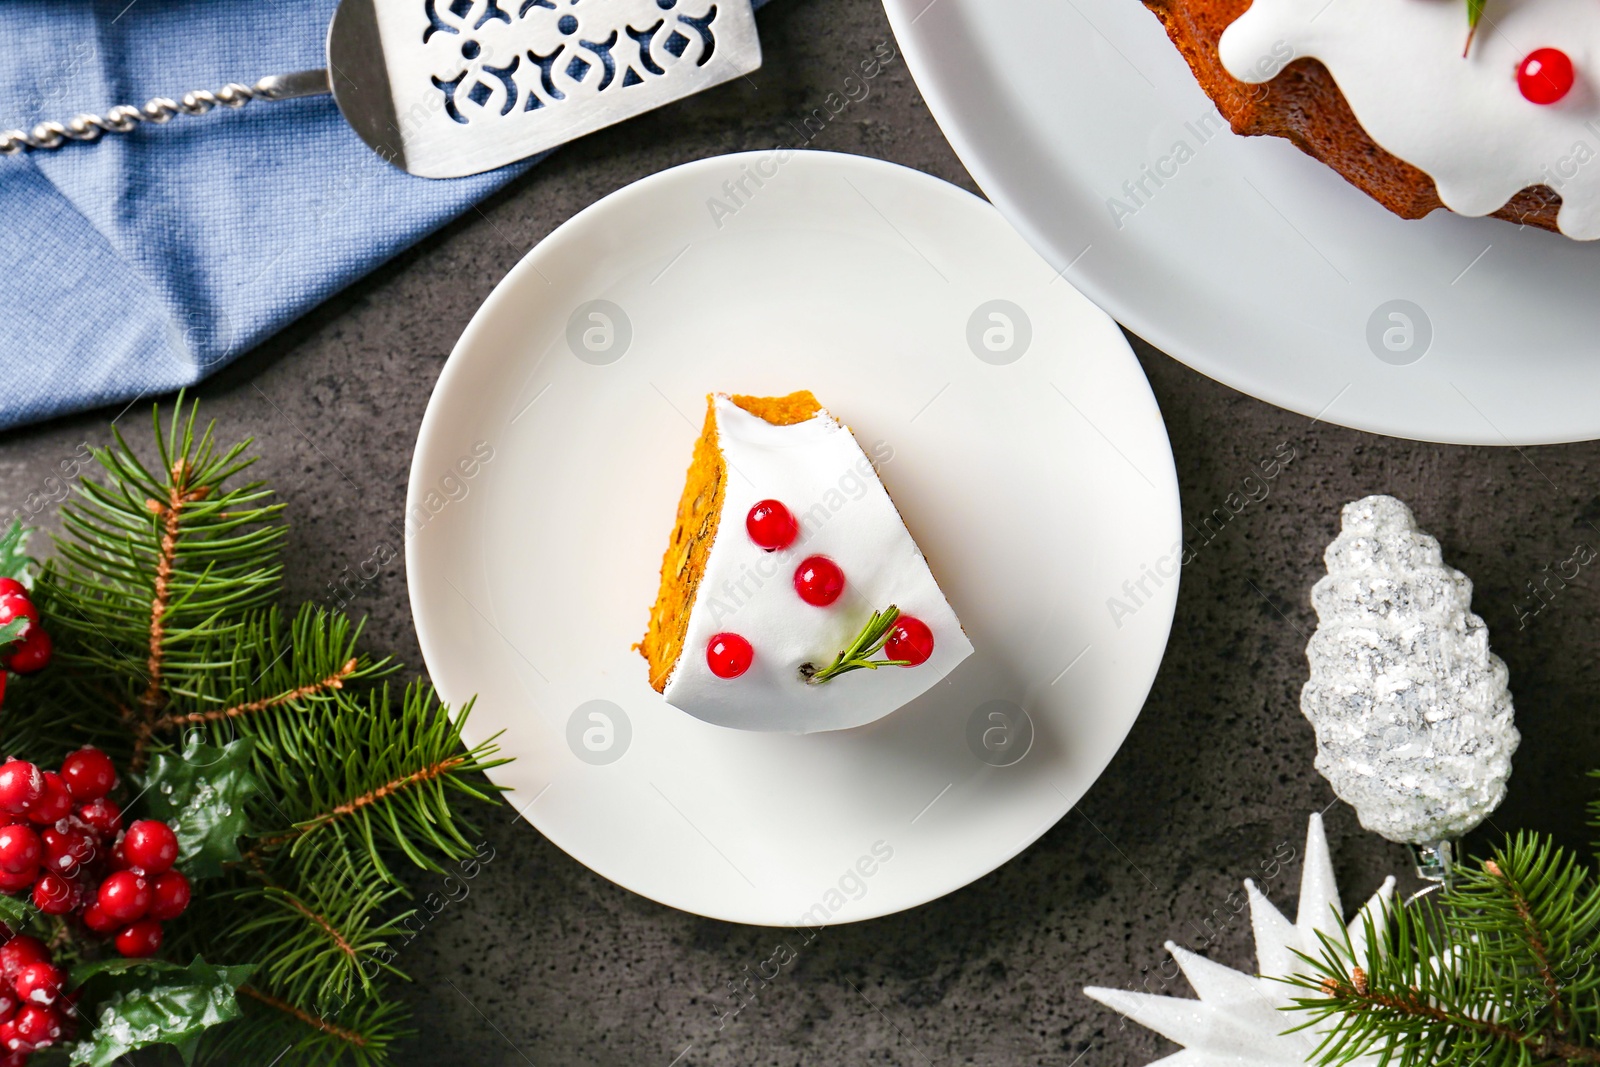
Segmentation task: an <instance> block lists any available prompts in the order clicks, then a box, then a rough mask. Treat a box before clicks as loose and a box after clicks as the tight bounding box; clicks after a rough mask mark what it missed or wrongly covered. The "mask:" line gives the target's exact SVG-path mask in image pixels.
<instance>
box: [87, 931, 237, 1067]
mask: <svg viewBox="0 0 1600 1067" xmlns="http://www.w3.org/2000/svg"><path fill="white" fill-rule="evenodd" d="M254 971H255V965H254V964H247V965H244V966H238V967H217V966H213V965H212V964H209V963H207V962H206V961H205V960H203V959H201V958H200V957H199V956H196V957H195V958H194V962H193V963H191V964H189V965H188V966H187V967H185V966H184V965H183V964H181V963H172V962H169V961H167V960H126V959H116V960H100V961H98V962H96V963H85V964H80V965H79V966H77V967H74V968H73V969H72V974H71V976H70V978H69V979H68V985H69V986H71V987H72V988H74V989H83V990H84V999H83V1001H82V1002H81V1003H83V1004H87V1005H89V1007H88V1009H87V1010H84V1011H83V1015H84V1021H85V1022H86V1023H87V1027H86V1029H85V1032H84V1033H82V1034H81V1035H80V1036H79V1037H78V1039H77V1041H76V1043H75V1044H74V1045H73V1048H72V1057H71V1059H70V1060H69V1062H70V1063H71V1064H72V1065H73V1067H110V1065H111V1064H112V1063H115V1062H116V1061H117V1060H119V1059H121V1058H122V1057H123V1056H126V1055H127V1054H128V1053H130V1052H133V1051H134V1050H136V1049H141V1048H149V1047H150V1046H151V1045H171V1046H173V1047H174V1048H176V1049H177V1051H178V1055H179V1056H180V1057H182V1059H183V1062H184V1063H190V1062H192V1061H193V1059H194V1054H195V1050H196V1048H197V1047H198V1046H199V1043H200V1035H201V1034H203V1033H204V1032H205V1031H206V1030H207V1029H209V1028H211V1027H213V1026H217V1025H220V1024H222V1023H226V1022H231V1021H232V1020H234V1019H237V1018H238V1017H239V1016H240V1014H242V1012H241V1009H240V1007H239V1000H238V998H237V996H235V993H236V991H237V990H238V988H239V987H240V986H241V985H243V984H244V983H245V982H246V981H247V980H248V979H249V977H250V975H251V973H252V972H254Z"/></svg>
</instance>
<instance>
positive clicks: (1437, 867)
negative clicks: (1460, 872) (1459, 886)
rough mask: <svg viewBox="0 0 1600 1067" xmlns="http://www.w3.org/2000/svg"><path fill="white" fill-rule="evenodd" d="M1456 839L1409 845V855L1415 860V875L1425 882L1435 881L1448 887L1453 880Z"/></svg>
mask: <svg viewBox="0 0 1600 1067" xmlns="http://www.w3.org/2000/svg"><path fill="white" fill-rule="evenodd" d="M1459 846H1460V842H1458V841H1430V842H1428V843H1427V844H1423V845H1412V846H1411V857H1412V859H1413V860H1415V861H1416V865H1417V877H1418V878H1421V879H1422V880H1423V881H1425V882H1437V883H1438V884H1439V885H1441V886H1443V887H1444V888H1445V889H1449V888H1450V886H1451V885H1452V884H1453V883H1454V881H1455V875H1456V863H1455V857H1456V854H1457V853H1458V852H1459V851H1460V848H1459Z"/></svg>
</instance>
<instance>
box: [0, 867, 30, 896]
mask: <svg viewBox="0 0 1600 1067" xmlns="http://www.w3.org/2000/svg"><path fill="white" fill-rule="evenodd" d="M38 880H39V868H37V867H29V868H28V869H27V870H25V871H7V870H0V893H21V892H22V891H23V890H25V889H31V888H32V887H33V883H34V882H37V881H38Z"/></svg>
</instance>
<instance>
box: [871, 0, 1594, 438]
mask: <svg viewBox="0 0 1600 1067" xmlns="http://www.w3.org/2000/svg"><path fill="white" fill-rule="evenodd" d="M884 6H885V8H887V10H888V12H889V18H890V22H891V23H892V24H893V26H894V31H895V35H896V37H897V38H898V39H899V41H900V43H901V46H902V47H903V48H904V50H905V54H906V58H907V61H908V64H909V66H910V68H911V72H912V74H913V75H914V76H915V78H916V80H917V85H918V87H919V88H920V89H921V90H922V92H923V94H924V96H925V97H926V99H927V101H928V106H929V107H930V108H931V109H932V111H933V114H934V116H935V117H936V118H937V119H938V121H939V124H940V126H941V127H942V128H943V130H944V132H945V134H946V136H948V137H949V139H950V142H951V144H952V145H954V147H955V149H956V152H957V153H958V154H959V155H960V157H961V160H962V162H964V163H965V164H966V166H967V169H968V170H969V171H971V173H972V175H973V177H974V178H975V179H976V180H977V181H978V183H979V184H980V185H981V186H982V187H983V189H984V191H985V192H986V193H987V194H988V195H989V197H990V199H991V200H993V201H994V203H995V204H996V206H998V207H999V208H1000V209H1001V211H1002V212H1003V213H1004V214H1005V215H1006V217H1007V218H1008V219H1010V220H1011V222H1012V224H1013V225H1015V226H1016V227H1017V228H1018V229H1019V230H1020V231H1021V232H1022V233H1023V235H1024V236H1025V237H1026V238H1027V239H1028V241H1029V243H1031V244H1032V245H1033V247H1034V248H1036V249H1038V250H1039V252H1040V253H1041V254H1042V255H1043V256H1044V257H1045V259H1047V260H1048V261H1049V262H1050V263H1051V264H1052V265H1053V266H1055V267H1056V268H1057V269H1059V270H1064V272H1065V276H1066V278H1067V279H1068V280H1070V281H1071V282H1072V283H1073V284H1074V285H1076V286H1077V287H1078V288H1079V289H1081V290H1083V292H1084V293H1086V294H1087V295H1088V296H1089V297H1090V298H1091V299H1093V300H1094V301H1095V302H1096V303H1098V304H1099V305H1100V306H1101V307H1103V308H1105V309H1106V310H1107V311H1109V312H1111V314H1112V315H1114V316H1116V317H1117V318H1118V319H1119V320H1120V321H1122V322H1123V323H1125V324H1127V326H1128V327H1129V328H1130V329H1132V330H1133V331H1134V332H1136V333H1138V334H1139V335H1140V336H1142V337H1144V338H1145V339H1147V340H1149V341H1150V342H1151V343H1152V344H1154V345H1156V346H1158V347H1159V348H1161V349H1163V350H1164V351H1166V352H1168V353H1170V354H1171V355H1173V356H1175V357H1176V358H1178V359H1180V360H1183V361H1184V362H1185V363H1187V364H1189V365H1190V366H1192V367H1194V368H1195V369H1196V370H1198V371H1201V372H1202V373H1204V374H1207V375H1210V376H1211V377H1213V378H1216V379H1217V380H1219V381H1221V382H1224V383H1226V384H1228V385H1231V386H1233V387H1234V388H1236V389H1239V390H1242V391H1243V392H1246V393H1249V394H1251V395H1252V396H1256V397H1259V398H1260V399H1262V400H1265V401H1268V402H1270V403H1273V404H1277V405H1279V406H1281V407H1285V408H1289V409H1291V410H1294V411H1298V412H1301V413H1302V414H1305V415H1308V416H1311V417H1313V418H1321V419H1324V420H1328V421H1332V422H1337V423H1341V424H1343V425H1346V426H1352V427H1355V428H1357V429H1362V430H1370V431H1373V432H1376V433H1385V434H1391V435H1394V436H1399V437H1411V438H1418V439H1422V440H1431V441H1447V442H1460V443H1477V444H1513V443H1515V444H1532V443H1543V442H1555V441H1571V440H1585V439H1589V438H1593V437H1597V436H1600V353H1597V351H1596V340H1595V338H1596V332H1597V327H1600V300H1597V299H1596V297H1595V294H1596V292H1597V291H1600V247H1597V246H1596V245H1595V244H1582V243H1579V242H1576V241H1570V240H1568V239H1566V238H1564V237H1561V236H1559V235H1557V234H1551V233H1546V232H1544V231H1540V230H1534V229H1522V228H1519V227H1517V226H1513V225H1511V224H1510V223H1506V222H1501V221H1499V220H1497V219H1468V218H1462V217H1460V216H1456V215H1451V214H1449V213H1448V212H1444V211H1438V212H1434V213H1433V214H1432V215H1431V216H1429V217H1428V218H1426V219H1423V220H1420V221H1415V222H1408V221H1406V220H1404V219H1400V218H1398V217H1396V216H1394V215H1392V214H1390V213H1389V212H1388V211H1386V210H1384V209H1383V208H1382V207H1380V206H1379V205H1378V204H1377V203H1376V202H1375V201H1373V200H1371V199H1369V198H1368V197H1367V196H1366V195H1365V194H1363V193H1361V192H1360V191H1358V190H1357V189H1355V188H1354V187H1353V186H1351V185H1349V184H1347V183H1346V182H1345V181H1344V180H1343V179H1342V178H1340V177H1339V176H1338V175H1337V174H1336V173H1334V172H1333V171H1332V170H1330V169H1329V168H1327V167H1324V166H1323V165H1322V164H1320V163H1318V162H1316V161H1315V160H1313V159H1311V158H1310V157H1308V156H1306V155H1304V154H1303V153H1301V152H1300V151H1299V150H1298V149H1297V148H1295V147H1294V146H1293V145H1291V144H1290V143H1289V142H1288V141H1285V140H1283V139H1281V138H1276V137H1237V136H1235V135H1234V134H1233V133H1232V132H1230V131H1229V130H1228V127H1227V123H1226V122H1224V121H1223V120H1222V118H1221V116H1220V115H1219V114H1218V113H1217V112H1216V109H1215V108H1214V107H1213V106H1212V104H1211V101H1210V100H1209V99H1207V98H1206V95H1205V94H1204V93H1203V92H1202V91H1201V90H1200V87H1199V85H1198V84H1197V83H1196V82H1195V80H1194V77H1193V75H1192V74H1190V72H1189V68H1188V66H1187V65H1186V64H1185V63H1184V61H1183V59H1182V57H1181V56H1180V55H1179V54H1178V51H1177V49H1176V48H1174V47H1173V46H1172V44H1171V43H1170V42H1169V41H1168V40H1167V35H1166V33H1165V31H1163V29H1162V27H1161V24H1160V22H1158V21H1157V20H1156V17H1155V16H1154V15H1152V14H1151V13H1150V12H1149V11H1147V10H1146V9H1145V6H1144V4H1142V3H1141V2H1140V0H884ZM1180 145H1182V146H1183V147H1182V148H1180V147H1179V146H1180ZM1124 183H1127V184H1126V186H1125V185H1124ZM1140 186H1142V189H1141V188H1140ZM1113 200H1116V201H1120V202H1121V204H1122V206H1121V207H1118V205H1117V204H1116V203H1114V202H1113Z"/></svg>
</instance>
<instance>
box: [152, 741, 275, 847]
mask: <svg viewBox="0 0 1600 1067" xmlns="http://www.w3.org/2000/svg"><path fill="white" fill-rule="evenodd" d="M254 749H255V741H254V740H253V739H252V738H248V737H242V738H240V739H239V740H237V741H230V742H228V743H227V744H226V745H223V746H221V747H220V748H219V747H218V746H216V745H208V744H204V743H202V742H201V741H200V740H199V739H198V738H191V739H190V741H189V743H188V745H186V746H185V747H184V750H183V755H182V756H173V755H169V754H166V753H163V754H161V755H158V756H156V757H155V759H153V760H151V761H150V770H149V771H148V772H147V773H146V774H145V776H144V787H145V792H144V800H145V804H146V806H147V808H148V809H149V813H150V817H151V818H152V819H160V820H161V821H162V822H164V823H167V824H168V825H169V826H171V827H172V829H173V832H174V833H176V834H177V835H178V866H179V867H180V868H181V869H182V870H183V873H184V874H186V875H188V876H189V877H190V878H208V877H214V876H216V875H219V874H221V873H222V872H223V865H224V864H226V863H229V862H237V861H238V860H240V859H242V858H243V857H242V856H241V855H240V852H239V838H241V837H243V836H244V835H246V834H248V833H249V832H250V823H249V818H248V816H247V815H246V814H245V807H246V804H247V803H248V801H249V800H250V799H251V798H252V797H254V796H255V795H256V794H257V793H259V792H261V783H260V782H258V781H257V780H256V777H255V775H253V774H251V773H250V757H251V755H252V753H253V752H254Z"/></svg>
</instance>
